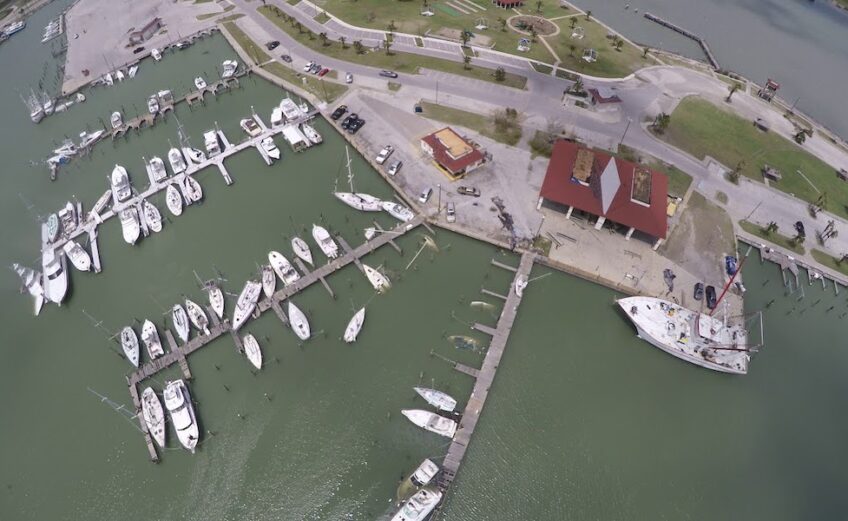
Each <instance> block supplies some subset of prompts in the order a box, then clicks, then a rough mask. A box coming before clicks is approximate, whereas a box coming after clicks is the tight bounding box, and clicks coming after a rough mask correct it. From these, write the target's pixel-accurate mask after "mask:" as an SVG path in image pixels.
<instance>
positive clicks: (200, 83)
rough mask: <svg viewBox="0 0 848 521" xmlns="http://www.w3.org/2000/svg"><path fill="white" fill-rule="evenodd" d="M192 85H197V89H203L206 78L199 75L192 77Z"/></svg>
mask: <svg viewBox="0 0 848 521" xmlns="http://www.w3.org/2000/svg"><path fill="white" fill-rule="evenodd" d="M194 86H195V87H197V90H203V89H205V88H206V80H204V79H203V78H202V77H201V76H198V77H197V78H195V79H194Z"/></svg>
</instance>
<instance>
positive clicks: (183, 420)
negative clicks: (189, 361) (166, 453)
mask: <svg viewBox="0 0 848 521" xmlns="http://www.w3.org/2000/svg"><path fill="white" fill-rule="evenodd" d="M163 397H164V398H165V408H167V409H168V413H170V415H171V423H172V424H173V425H174V429H175V430H176V431H177V438H178V439H179V440H180V443H181V444H182V446H183V447H185V448H186V449H188V450H190V451H191V452H192V454H194V449H195V447H197V441H198V439H199V436H200V433H199V430H198V428H197V418H195V416H194V407H192V405H191V395H189V392H188V387H186V384H185V382H183V381H182V380H175V381H173V382H168V385H167V386H165V392H164V393H163Z"/></svg>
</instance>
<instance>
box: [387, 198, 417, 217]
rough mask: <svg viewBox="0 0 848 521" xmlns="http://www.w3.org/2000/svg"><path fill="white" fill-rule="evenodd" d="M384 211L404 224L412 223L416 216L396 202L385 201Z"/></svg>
mask: <svg viewBox="0 0 848 521" xmlns="http://www.w3.org/2000/svg"><path fill="white" fill-rule="evenodd" d="M383 210H385V211H386V212H387V213H388V214H389V215H391V216H392V217H394V218H395V219H397V220H399V221H403V222H408V221H411V220H412V218H413V217H415V214H414V213H412V210H410V209H409V208H407V207H406V206H404V205H402V204H400V203H396V202H394V201H383Z"/></svg>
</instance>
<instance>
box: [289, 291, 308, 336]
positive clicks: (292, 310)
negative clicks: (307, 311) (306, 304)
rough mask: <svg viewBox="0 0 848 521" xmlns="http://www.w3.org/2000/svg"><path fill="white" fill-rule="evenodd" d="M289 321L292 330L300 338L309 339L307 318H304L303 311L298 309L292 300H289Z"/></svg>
mask: <svg viewBox="0 0 848 521" xmlns="http://www.w3.org/2000/svg"><path fill="white" fill-rule="evenodd" d="M289 323H290V324H291V328H292V331H294V334H295V335H297V337H298V338H299V339H301V340H308V339H309V335H310V333H309V320H307V319H306V315H304V314H303V311H301V310H300V308H299V307H297V306H295V305H294V302H292V301H291V300H289Z"/></svg>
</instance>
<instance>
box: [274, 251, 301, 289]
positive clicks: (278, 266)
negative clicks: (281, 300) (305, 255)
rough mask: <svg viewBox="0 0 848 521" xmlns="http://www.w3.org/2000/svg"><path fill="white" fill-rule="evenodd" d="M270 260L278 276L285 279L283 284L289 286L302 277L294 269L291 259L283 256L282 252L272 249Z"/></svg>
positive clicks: (282, 279)
mask: <svg viewBox="0 0 848 521" xmlns="http://www.w3.org/2000/svg"><path fill="white" fill-rule="evenodd" d="M268 262H270V263H271V267H272V268H273V269H274V272H276V274H277V276H278V277H280V280H281V281H283V284H285V285H286V286H289V285H291V284H293V283H294V282H295V281H297V280H298V279H299V278H300V273H298V272H297V270H295V269H294V267H293V266H292V265H291V263H290V262H289V260H288V259H287V258H285V257H284V256H283V254H282V253H280V252H278V251H272V252H269V253H268Z"/></svg>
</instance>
